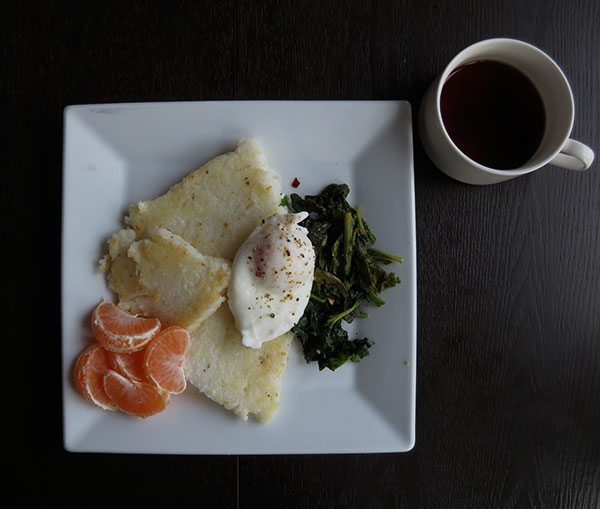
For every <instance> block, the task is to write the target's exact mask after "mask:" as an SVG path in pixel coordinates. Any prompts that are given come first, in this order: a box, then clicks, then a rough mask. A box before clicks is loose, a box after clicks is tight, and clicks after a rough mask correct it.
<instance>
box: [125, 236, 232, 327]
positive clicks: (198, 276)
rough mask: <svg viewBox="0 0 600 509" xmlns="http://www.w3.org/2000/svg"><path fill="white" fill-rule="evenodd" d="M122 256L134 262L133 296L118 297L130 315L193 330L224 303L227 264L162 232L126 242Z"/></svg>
mask: <svg viewBox="0 0 600 509" xmlns="http://www.w3.org/2000/svg"><path fill="white" fill-rule="evenodd" d="M127 256H128V258H130V259H131V260H133V262H134V264H135V273H136V279H137V284H138V285H139V286H140V288H141V292H140V293H139V294H138V295H135V296H132V297H130V298H129V299H121V301H120V302H119V306H120V307H121V308H123V309H126V310H127V311H129V312H130V313H141V314H143V315H146V316H153V317H156V318H158V319H159V320H160V321H161V323H162V324H163V327H169V326H172V325H179V326H181V327H184V328H186V329H188V330H189V331H192V330H194V329H195V328H196V327H198V325H200V323H202V321H203V320H204V319H206V318H207V317H208V316H210V315H211V314H212V313H213V312H214V311H216V309H217V308H218V307H219V306H220V305H221V303H222V302H223V301H224V300H225V293H226V289H227V285H228V283H229V275H230V272H231V268H230V267H231V263H230V262H229V260H226V259H224V258H217V257H214V256H205V255H203V254H202V253H200V252H198V250H197V249H195V248H194V247H192V246H191V245H190V244H188V243H187V242H186V241H185V240H183V239H182V238H181V237H180V236H179V235H175V234H174V233H171V232H170V231H169V230H166V229H165V228H156V229H154V230H152V231H151V232H150V238H148V239H143V240H138V241H137V242H134V243H132V244H131V246H130V247H129V249H128V250H127Z"/></svg>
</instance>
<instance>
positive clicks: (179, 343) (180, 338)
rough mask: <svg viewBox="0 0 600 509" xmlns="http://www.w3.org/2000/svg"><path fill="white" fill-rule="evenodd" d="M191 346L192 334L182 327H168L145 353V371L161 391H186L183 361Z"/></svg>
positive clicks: (158, 335) (157, 336)
mask: <svg viewBox="0 0 600 509" xmlns="http://www.w3.org/2000/svg"><path fill="white" fill-rule="evenodd" d="M189 346H190V334H189V333H188V331H187V330H185V329H184V328H182V327H176V326H175V327H168V328H167V329H165V330H163V331H161V332H160V333H159V334H157V335H156V337H155V338H154V339H153V340H152V341H151V342H150V344H149V345H148V346H147V347H146V350H145V351H144V369H145V370H146V374H147V375H148V377H149V378H150V379H151V380H152V381H153V382H154V383H155V384H156V385H157V386H158V387H160V388H161V389H163V390H165V391H167V392H169V393H171V394H179V393H181V392H183V391H184V390H185V386H186V384H185V376H184V374H183V359H184V356H185V353H186V351H187V349H188V347H189Z"/></svg>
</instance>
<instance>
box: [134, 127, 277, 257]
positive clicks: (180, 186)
mask: <svg viewBox="0 0 600 509" xmlns="http://www.w3.org/2000/svg"><path fill="white" fill-rule="evenodd" d="M280 201H281V180H280V177H279V175H278V174H277V173H276V172H275V171H274V170H273V169H272V168H271V167H270V166H269V163H268V161H267V159H266V157H265V154H264V152H263V149H262V146H261V144H260V142H258V141H256V140H248V139H243V140H240V141H239V143H238V146H237V149H236V150H235V151H234V152H230V153H228V154H223V155H220V156H217V157H215V158H214V159H212V160H210V161H208V162H207V163H206V164H205V165H204V166H202V167H201V168H199V169H198V170H196V171H194V172H192V173H190V174H189V175H188V176H186V177H184V179H183V180H182V181H181V182H179V183H177V184H175V185H174V186H173V187H172V188H171V189H170V190H169V191H168V192H167V193H166V194H164V195H162V196H159V197H158V198H156V199H154V200H150V201H140V202H137V203H134V204H133V205H131V207H129V216H127V217H126V218H125V223H126V224H127V225H128V226H130V227H131V228H132V229H133V230H134V231H135V232H136V236H137V238H138V239H139V238H146V237H147V236H148V232H149V231H150V230H151V229H152V228H155V227H157V226H160V227H162V228H166V229H167V230H169V231H171V232H173V233H176V234H177V235H180V236H181V237H183V238H184V239H185V240H186V241H187V242H189V243H190V244H191V245H192V246H194V247H195V248H196V249H197V250H198V251H200V252H201V253H202V254H205V255H210V256H218V257H220V258H229V259H230V260H233V257H234V256H235V253H236V252H237V250H238V248H239V247H240V246H241V245H242V243H243V242H244V241H245V240H246V239H247V238H248V235H250V233H251V232H252V230H254V228H255V227H256V225H258V224H259V223H260V222H261V220H262V219H264V218H266V217H270V216H272V215H273V214H274V213H276V212H280V211H281V212H284V209H283V208H281V207H279V202H280Z"/></svg>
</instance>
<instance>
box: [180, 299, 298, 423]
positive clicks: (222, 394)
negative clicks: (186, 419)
mask: <svg viewBox="0 0 600 509" xmlns="http://www.w3.org/2000/svg"><path fill="white" fill-rule="evenodd" d="M292 338H293V333H292V332H287V333H286V334H284V335H282V336H280V337H278V338H276V339H273V340H272V341H269V342H267V343H264V344H263V346H262V347H261V348H259V349H253V348H248V347H246V346H244V345H242V336H241V334H240V333H239V332H238V330H237V329H236V328H235V320H234V318H233V315H232V314H231V311H229V306H228V305H227V303H225V304H223V305H221V307H220V308H219V309H218V310H217V311H216V312H215V313H214V314H213V315H211V316H210V317H209V318H208V319H207V320H205V321H204V322H203V323H202V325H200V327H199V328H198V329H196V330H195V331H194V332H193V333H192V334H191V345H190V347H189V349H188V352H187V355H186V358H185V361H184V364H183V368H184V373H185V376H186V378H187V379H188V381H189V382H190V383H191V384H192V385H194V386H195V387H197V388H198V389H199V390H200V391H201V392H203V393H204V394H206V396H208V397H209V398H210V399H212V400H213V401H215V402H217V403H219V404H220V405H223V406H224V407H225V408H227V409H228V410H231V411H233V412H234V413H235V414H236V415H238V416H239V417H241V418H242V419H244V420H246V419H247V418H248V414H253V415H254V416H255V417H256V418H257V419H258V420H259V421H261V422H265V421H268V420H269V419H271V418H272V417H273V415H274V414H275V412H276V411H277V408H278V407H279V393H280V389H281V380H282V376H283V372H284V370H285V367H286V364H287V361H288V351H289V348H290V345H291V342H292Z"/></svg>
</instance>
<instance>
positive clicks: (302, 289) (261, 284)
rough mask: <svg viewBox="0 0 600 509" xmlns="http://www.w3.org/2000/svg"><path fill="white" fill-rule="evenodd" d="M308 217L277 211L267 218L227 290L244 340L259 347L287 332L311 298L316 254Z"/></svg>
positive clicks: (240, 255) (242, 252) (241, 254)
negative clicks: (304, 225)
mask: <svg viewBox="0 0 600 509" xmlns="http://www.w3.org/2000/svg"><path fill="white" fill-rule="evenodd" d="M307 216H308V213H307V212H300V213H297V214H275V215H273V216H272V217H270V218H268V219H266V220H264V221H263V222H262V224H260V225H259V226H258V227H257V228H256V229H255V230H254V231H253V232H252V234H251V235H250V236H249V237H248V239H247V240H246V241H245V242H244V244H242V246H241V247H240V248H239V250H238V252H237V254H236V256H235V258H234V260H233V266H232V272H231V279H230V283H229V289H228V292H227V294H228V295H227V296H228V302H229V308H230V309H231V312H232V314H233V316H234V318H235V323H236V327H237V329H238V330H239V331H240V333H241V334H242V343H243V344H244V345H246V346H249V347H251V348H260V347H261V345H262V344H263V343H264V342H265V341H270V340H272V339H275V338H277V337H279V336H281V335H282V334H283V333H285V332H287V331H289V330H290V329H291V328H292V327H293V326H294V325H296V323H298V320H300V318H301V317H302V314H303V313H304V309H305V308H306V305H307V304H308V299H309V298H310V291H311V288H312V282H313V274H314V268H315V252H314V249H313V246H312V243H311V241H310V239H309V238H308V235H307V234H308V231H307V230H306V228H303V227H302V226H299V225H298V223H299V222H300V221H302V220H304V219H305V218H306V217H307Z"/></svg>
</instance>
